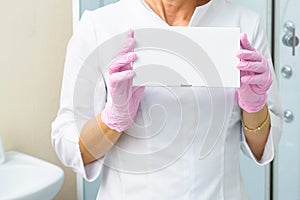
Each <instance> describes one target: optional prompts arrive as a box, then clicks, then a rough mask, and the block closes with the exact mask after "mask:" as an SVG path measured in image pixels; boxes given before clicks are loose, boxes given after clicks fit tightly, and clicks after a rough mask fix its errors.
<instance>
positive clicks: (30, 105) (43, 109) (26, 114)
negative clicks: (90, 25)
mask: <svg viewBox="0 0 300 200" xmlns="http://www.w3.org/2000/svg"><path fill="white" fill-rule="evenodd" d="M71 11H72V4H71V0H67V1H60V0H43V1H38V0H26V1H1V7H0V24H1V31H0V35H1V37H0V44H1V45H0V66H1V67H0V92H1V93H0V94H1V96H0V134H1V135H2V138H3V142H4V146H5V149H6V150H17V151H20V152H24V153H27V154H30V155H33V156H36V157H38V158H42V159H44V160H47V161H50V162H52V163H54V164H56V165H59V166H61V167H62V165H61V164H60V162H59V161H58V159H57V157H56V155H55V153H54V151H53V149H52V146H51V143H50V132H51V126H50V125H51V122H52V121H53V119H54V117H55V115H56V112H57V109H58V104H59V93H60V87H61V79H62V72H63V63H64V57H65V51H66V45H67V41H68V40H69V38H70V36H71V32H72V13H71ZM64 172H65V181H64V184H63V188H62V190H61V192H60V193H59V195H58V197H57V198H56V199H62V200H66V199H76V183H75V175H74V174H73V172H71V170H69V169H66V168H64Z"/></svg>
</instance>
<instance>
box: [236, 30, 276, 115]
mask: <svg viewBox="0 0 300 200" xmlns="http://www.w3.org/2000/svg"><path fill="white" fill-rule="evenodd" d="M240 43H241V47H242V49H241V50H240V51H239V52H238V53H237V57H238V58H239V59H240V62H239V64H238V66H237V68H238V69H239V70H241V71H240V72H241V73H240V74H241V75H240V76H241V86H240V88H239V89H237V93H238V103H239V105H240V107H241V108H242V109H243V110H245V111H246V112H249V113H254V112H258V111H260V110H261V109H262V108H263V107H264V105H265V103H266V99H267V91H268V89H269V88H270V86H271V84H272V73H271V70H270V68H269V64H268V60H267V59H266V58H265V57H264V56H263V55H261V54H260V53H259V52H258V51H257V50H256V49H255V48H253V47H252V46H251V44H250V42H249V41H248V39H247V35H246V34H245V33H242V34H241V38H240Z"/></svg>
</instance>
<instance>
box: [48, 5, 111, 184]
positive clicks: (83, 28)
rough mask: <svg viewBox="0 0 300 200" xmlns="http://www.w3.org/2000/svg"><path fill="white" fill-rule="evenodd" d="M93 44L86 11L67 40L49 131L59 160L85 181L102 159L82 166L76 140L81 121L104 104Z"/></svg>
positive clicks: (96, 172)
mask: <svg viewBox="0 0 300 200" xmlns="http://www.w3.org/2000/svg"><path fill="white" fill-rule="evenodd" d="M96 47H97V38H96V34H95V30H94V26H93V23H92V12H90V11H85V13H84V14H83V16H82V18H81V20H80V22H79V25H78V27H77V29H76V30H75V31H74V34H73V36H72V37H71V39H70V41H69V43H68V47H67V53H66V60H65V66H64V74H63V81H62V88H61V96H60V108H59V111H58V114H57V116H56V118H55V120H54V121H53V123H52V133H51V142H52V146H53V148H54V150H55V152H56V154H57V155H58V158H59V159H60V161H61V162H62V163H63V164H64V165H65V166H67V167H69V168H71V169H72V170H73V171H74V172H76V173H77V174H79V175H81V176H82V177H84V178H85V179H86V180H88V181H93V180H95V179H96V178H97V177H98V176H99V174H100V172H101V170H102V159H103V158H102V159H99V160H97V161H95V162H93V163H91V164H88V165H86V166H84V164H83V161H82V157H81V152H80V149H79V144H78V141H79V136H80V132H81V128H82V127H83V125H84V124H85V123H86V122H87V120H89V119H91V118H93V117H95V116H96V115H97V114H98V113H99V112H101V110H102V109H103V107H104V105H105V99H106V88H105V83H104V80H103V79H102V78H101V73H100V72H99V71H97V68H96V67H97V59H96V57H97V56H96V54H97V53H95V52H97V51H96V49H97V48H96ZM96 76H98V77H100V79H97V78H96ZM95 91H96V92H95ZM94 102H96V103H94Z"/></svg>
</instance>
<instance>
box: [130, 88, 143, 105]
mask: <svg viewBox="0 0 300 200" xmlns="http://www.w3.org/2000/svg"><path fill="white" fill-rule="evenodd" d="M144 91H145V87H133V93H132V96H133V97H134V98H135V99H137V100H138V102H139V101H140V100H141V99H142V97H143V94H144Z"/></svg>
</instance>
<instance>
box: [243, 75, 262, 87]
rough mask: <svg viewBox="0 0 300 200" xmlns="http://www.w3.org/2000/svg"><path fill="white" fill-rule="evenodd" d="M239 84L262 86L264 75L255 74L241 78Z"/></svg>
mask: <svg viewBox="0 0 300 200" xmlns="http://www.w3.org/2000/svg"><path fill="white" fill-rule="evenodd" d="M241 82H242V83H243V84H248V85H251V84H256V85H264V84H265V83H266V75H265V74H255V75H250V76H243V77H241Z"/></svg>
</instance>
